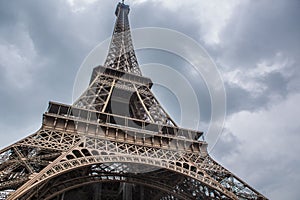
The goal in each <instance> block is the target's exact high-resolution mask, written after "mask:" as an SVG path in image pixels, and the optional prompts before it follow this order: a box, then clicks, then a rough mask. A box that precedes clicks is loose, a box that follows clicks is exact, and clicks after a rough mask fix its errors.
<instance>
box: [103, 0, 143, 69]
mask: <svg viewBox="0 0 300 200" xmlns="http://www.w3.org/2000/svg"><path fill="white" fill-rule="evenodd" d="M129 11H130V9H129V6H128V5H126V4H124V0H122V3H121V2H120V3H118V5H117V8H116V11H115V14H116V16H117V19H116V22H115V27H114V31H113V35H112V39H111V43H110V47H109V51H108V55H107V58H106V61H105V64H104V66H105V67H109V68H113V69H116V70H119V71H124V72H127V73H131V74H135V75H141V71H140V69H139V66H138V61H137V58H136V55H135V52H134V47H133V44H132V39H131V33H130V26H129V20H128V14H129Z"/></svg>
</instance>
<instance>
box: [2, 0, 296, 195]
mask: <svg viewBox="0 0 300 200" xmlns="http://www.w3.org/2000/svg"><path fill="white" fill-rule="evenodd" d="M125 3H127V4H129V5H130V8H131V11H130V24H131V28H143V27H162V28H169V29H173V30H176V31H179V32H182V33H184V34H186V35H187V36H189V37H191V38H192V39H194V40H195V41H197V42H198V43H199V44H201V45H202V46H203V47H204V48H205V49H206V51H207V52H208V53H209V55H210V56H211V58H212V59H213V60H214V62H215V63H216V65H217V67H218V69H219V71H220V74H221V76H222V78H223V81H224V85H225V90H226V97H227V103H226V109H227V115H226V122H225V125H224V128H223V132H222V134H221V136H220V138H219V141H218V143H217V144H216V146H215V148H214V149H213V150H212V151H211V156H212V157H213V158H215V159H216V160H217V161H218V162H219V163H221V164H222V165H223V166H225V167H226V168H227V169H230V171H232V172H233V173H234V174H236V175H237V176H239V177H240V178H242V179H243V180H245V181H246V182H247V183H249V184H250V185H251V186H253V187H254V188H255V189H257V190H258V191H260V192H261V193H263V194H264V195H265V196H267V197H268V198H270V199H275V200H276V199H278V200H279V199H291V200H292V199H298V196H300V191H299V189H298V188H299V185H300V160H299V155H298V153H299V152H300V145H299V142H300V135H299V132H300V123H299V114H300V107H299V105H298V104H299V102H300V66H299V64H300V21H299V19H300V12H299V10H300V1H298V0H287V1H282V0H261V1H250V0H244V1H239V0H224V1H217V0H189V1H180V0H128V1H125ZM116 4H117V1H111V0H101V1H100V0H81V1H79V0H57V1H53V0H51V1H50V0H44V1H38V0H24V1H16V0H10V1H0V72H1V73H0V94H1V97H0V105H1V106H0V112H1V115H0V147H1V148H4V147H5V146H8V145H10V144H12V143H14V142H16V141H18V140H20V139H21V138H24V137H26V136H27V135H29V134H31V133H34V132H35V131H36V130H38V128H39V127H40V126H41V120H42V113H43V112H45V111H46V109H47V105H48V102H49V101H57V102H62V103H66V104H71V103H72V92H73V85H74V81H75V78H76V74H77V71H78V69H79V67H80V65H81V63H82V62H83V60H84V58H85V57H86V56H87V54H88V53H89V52H90V51H91V50H92V49H93V48H94V47H95V46H96V45H97V44H99V43H100V42H101V41H103V40H105V39H107V38H108V37H109V36H111V33H112V30H113V24H114V20H115V16H114V10H115V6H116ZM133 40H134V38H133ZM137 54H138V56H139V55H140V56H141V57H142V58H140V60H141V62H146V61H147V56H145V54H148V56H150V57H151V56H152V57H160V56H159V55H162V54H159V52H151V51H149V52H148V53H145V52H144V53H143V52H137ZM158 54H159V55H158ZM164 55H165V56H166V57H168V55H167V54H164ZM138 59H139V57H138ZM148 59H149V57H148ZM169 60H172V59H169ZM162 62H163V61H162ZM194 87H197V85H196V86H194ZM199 91H200V93H201V91H202V89H199ZM203 96H204V99H206V97H205V96H207V94H205V95H203ZM203 101H204V102H206V100H203ZM162 103H163V105H164V104H166V103H164V102H162ZM202 107H203V106H202ZM202 110H204V113H203V116H204V117H203V123H204V124H205V123H207V119H209V112H210V109H207V108H202ZM171 113H172V112H171ZM175 113H176V112H175ZM174 118H176V116H174ZM200 123H201V122H200Z"/></svg>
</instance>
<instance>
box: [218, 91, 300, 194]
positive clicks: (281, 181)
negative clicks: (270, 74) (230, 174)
mask: <svg viewBox="0 0 300 200" xmlns="http://www.w3.org/2000/svg"><path fill="white" fill-rule="evenodd" d="M299 102H300V94H293V95H290V96H289V97H288V98H287V99H286V100H285V101H282V102H280V103H278V104H276V105H273V106H272V107H270V108H269V109H267V110H261V111H259V112H254V113H251V112H249V111H241V112H238V113H235V114H233V115H232V116H231V117H229V118H228V121H227V123H226V128H227V129H228V130H229V131H231V132H232V134H233V135H234V136H235V137H236V138H237V140H238V141H240V143H238V144H233V146H232V147H233V148H235V149H236V150H235V151H234V152H233V153H231V154H227V155H224V156H223V157H222V160H223V162H224V163H226V164H228V165H229V168H230V169H231V170H232V171H234V172H236V174H238V175H241V176H242V177H245V180H249V182H250V184H251V183H252V184H254V185H261V187H262V188H263V189H262V190H263V191H262V192H263V193H264V194H266V195H267V196H268V197H269V198H270V199H296V196H295V195H300V194H299V192H294V193H290V194H287V192H286V191H288V190H292V189H295V190H297V186H296V185H294V184H292V183H295V182H298V183H299V181H300V176H299V174H300V169H299V168H298V167H297V166H298V165H299V156H298V152H300V145H299V141H300V134H299V132H300V124H299V115H300V107H299V106H298V104H299ZM237 163H238V164H237ZM289 195H290V196H289Z"/></svg>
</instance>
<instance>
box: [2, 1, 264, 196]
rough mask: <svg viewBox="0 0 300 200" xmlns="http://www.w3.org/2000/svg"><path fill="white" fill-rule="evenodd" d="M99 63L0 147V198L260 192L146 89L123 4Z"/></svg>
mask: <svg viewBox="0 0 300 200" xmlns="http://www.w3.org/2000/svg"><path fill="white" fill-rule="evenodd" d="M115 14H116V16H117V19H116V23H115V27H114V31H113V35H112V39H111V43H110V47H109V51H108V55H107V58H106V61H105V63H104V66H96V67H95V68H94V69H93V72H92V75H91V81H90V84H89V86H88V88H87V89H86V90H85V91H84V92H83V94H82V95H81V96H80V97H79V98H78V99H77V100H76V101H75V102H74V104H73V105H66V104H61V103H56V102H50V103H49V107H48V109H47V111H46V112H45V113H44V114H43V122H42V126H41V128H40V129H39V130H38V131H37V132H36V133H34V134H32V135H29V136H28V137H26V138H24V139H21V140H20V141H18V142H16V143H14V144H12V145H10V146H8V147H6V148H4V149H2V150H1V151H0V199H1V200H2V199H3V200H4V199H9V200H15V199H22V200H23V199H33V200H35V199H49V200H52V199H63V200H71V199H95V200H96V199H115V200H149V199H153V200H156V199H160V200H167V199H182V200H186V199H251V200H252V199H253V200H254V199H257V200H259V199H266V198H265V197H264V196H263V195H261V194H260V193H259V192H257V191H256V190H255V189H253V188H252V187H250V186H249V185H248V184H247V183H245V182H244V181H242V180H241V179H240V178H238V177H237V176H235V175H234V174H233V173H231V172H230V171H229V170H227V169H225V168H224V167H222V166H221V165H220V164H218V163H217V162H216V161H214V160H213V159H212V158H211V157H210V155H209V154H208V152H207V143H206V142H205V141H204V140H201V139H200V138H201V136H202V134H203V133H202V132H199V131H194V130H188V129H183V128H180V127H178V126H177V125H176V124H175V122H174V121H173V120H172V119H171V117H170V116H169V115H168V113H167V112H166V111H165V110H164V109H163V108H162V106H161V105H160V104H159V102H158V101H157V99H156V98H155V96H154V95H153V93H152V92H151V87H152V81H151V80H150V79H149V78H146V77H143V76H142V74H141V71H140V69H139V66H138V62H137V58H136V55H135V52H134V48H133V44H132V39H131V34H130V26H129V21H128V14H129V6H128V5H125V4H124V2H123V1H122V3H119V4H118V5H117V8H116V11H115Z"/></svg>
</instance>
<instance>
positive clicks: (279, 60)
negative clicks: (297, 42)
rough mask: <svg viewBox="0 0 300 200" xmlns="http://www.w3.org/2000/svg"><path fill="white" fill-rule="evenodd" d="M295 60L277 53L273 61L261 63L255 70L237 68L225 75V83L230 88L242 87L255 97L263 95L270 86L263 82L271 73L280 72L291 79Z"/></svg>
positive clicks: (266, 60)
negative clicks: (290, 68)
mask: <svg viewBox="0 0 300 200" xmlns="http://www.w3.org/2000/svg"><path fill="white" fill-rule="evenodd" d="M293 62H294V61H293V60H292V59H290V58H288V57H287V56H284V55H282V54H281V53H276V55H275V56H274V57H272V58H271V59H265V60H262V61H259V62H258V63H257V64H256V66H255V67H253V68H245V67H244V68H243V67H236V68H235V69H234V70H231V71H227V72H224V73H223V78H224V81H225V82H227V83H228V84H229V85H230V86H233V87H240V88H242V89H244V90H246V91H248V92H250V93H251V94H252V95H253V96H254V97H256V96H258V95H262V94H263V93H264V92H265V91H266V90H267V89H268V85H267V83H265V82H264V81H263V79H264V78H265V77H267V76H268V75H270V74H271V73H275V72H278V73H280V74H281V75H282V76H284V77H285V78H289V77H290V76H291V75H292V74H291V70H288V69H289V67H290V66H292V64H293Z"/></svg>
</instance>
